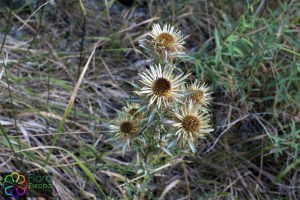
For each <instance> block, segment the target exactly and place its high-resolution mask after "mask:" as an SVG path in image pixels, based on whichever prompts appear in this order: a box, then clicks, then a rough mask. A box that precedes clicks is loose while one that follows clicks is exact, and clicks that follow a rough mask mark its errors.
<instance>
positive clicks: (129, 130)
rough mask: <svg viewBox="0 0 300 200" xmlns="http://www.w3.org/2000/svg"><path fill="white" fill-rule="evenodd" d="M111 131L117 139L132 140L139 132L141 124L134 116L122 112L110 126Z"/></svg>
mask: <svg viewBox="0 0 300 200" xmlns="http://www.w3.org/2000/svg"><path fill="white" fill-rule="evenodd" d="M110 130H111V132H112V133H115V138H116V139H121V140H126V139H132V138H134V137H135V136H137V134H138V132H139V124H138V121H137V120H135V119H133V117H132V116H130V115H128V114H127V113H125V112H120V113H119V116H118V117H117V118H116V119H115V120H114V121H113V123H112V124H111V125H110Z"/></svg>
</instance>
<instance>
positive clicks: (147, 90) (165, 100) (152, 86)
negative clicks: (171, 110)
mask: <svg viewBox="0 0 300 200" xmlns="http://www.w3.org/2000/svg"><path fill="white" fill-rule="evenodd" d="M173 70H174V67H173V66H168V67H164V68H163V69H162V67H161V65H160V64H159V65H155V66H150V71H149V70H146V72H144V73H142V74H140V76H141V78H142V80H141V83H142V84H143V85H144V87H142V88H141V90H140V91H138V92H136V93H137V94H138V95H143V96H145V98H148V99H149V98H150V100H149V104H148V108H149V107H150V106H151V105H152V104H153V103H156V104H157V106H158V108H160V107H161V106H162V104H163V106H165V107H167V106H168V104H169V102H170V101H175V102H180V101H181V100H180V99H181V98H182V97H183V94H182V87H181V86H182V85H183V84H184V80H185V79H186V78H187V76H189V74H188V75H185V76H183V74H180V75H178V76H175V75H173Z"/></svg>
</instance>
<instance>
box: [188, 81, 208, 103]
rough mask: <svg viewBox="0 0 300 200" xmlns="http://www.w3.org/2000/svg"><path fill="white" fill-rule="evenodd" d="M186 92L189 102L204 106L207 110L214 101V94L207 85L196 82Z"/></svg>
mask: <svg viewBox="0 0 300 200" xmlns="http://www.w3.org/2000/svg"><path fill="white" fill-rule="evenodd" d="M185 90H186V93H187V94H186V96H187V101H192V102H193V103H194V104H196V105H199V106H202V107H203V108H205V109H207V108H208V106H209V105H210V103H211V101H212V97H211V94H212V92H209V90H210V89H209V87H208V85H207V84H206V83H201V82H200V81H198V80H195V81H194V82H193V83H191V84H189V85H188V86H187V88H186V89H185Z"/></svg>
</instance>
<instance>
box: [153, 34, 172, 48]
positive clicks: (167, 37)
mask: <svg viewBox="0 0 300 200" xmlns="http://www.w3.org/2000/svg"><path fill="white" fill-rule="evenodd" d="M157 40H158V42H159V44H161V45H163V46H166V47H168V46H170V45H172V44H173V43H174V42H175V38H174V37H173V36H172V35H171V34H169V33H161V34H159V35H158V36H157Z"/></svg>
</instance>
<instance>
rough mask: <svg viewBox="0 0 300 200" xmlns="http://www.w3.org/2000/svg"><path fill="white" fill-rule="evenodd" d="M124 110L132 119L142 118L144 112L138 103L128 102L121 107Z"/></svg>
mask: <svg viewBox="0 0 300 200" xmlns="http://www.w3.org/2000/svg"><path fill="white" fill-rule="evenodd" d="M123 109H124V111H125V112H126V113H127V114H128V115H129V116H131V117H133V118H134V119H142V118H143V116H144V113H143V112H142V110H141V105H140V104H139V103H133V102H132V103H128V102H126V106H124V107H123Z"/></svg>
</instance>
